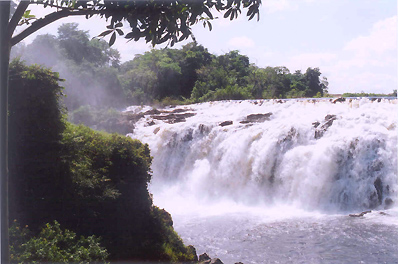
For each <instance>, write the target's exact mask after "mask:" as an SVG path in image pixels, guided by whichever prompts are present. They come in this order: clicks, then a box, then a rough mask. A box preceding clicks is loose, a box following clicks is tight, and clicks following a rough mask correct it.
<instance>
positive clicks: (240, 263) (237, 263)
mask: <svg viewBox="0 0 398 264" xmlns="http://www.w3.org/2000/svg"><path fill="white" fill-rule="evenodd" d="M235 264H243V263H242V262H240V261H239V262H235Z"/></svg>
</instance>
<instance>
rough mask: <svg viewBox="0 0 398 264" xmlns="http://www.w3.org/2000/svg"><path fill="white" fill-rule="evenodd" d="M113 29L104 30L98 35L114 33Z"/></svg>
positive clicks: (103, 35)
mask: <svg viewBox="0 0 398 264" xmlns="http://www.w3.org/2000/svg"><path fill="white" fill-rule="evenodd" d="M112 32H113V30H106V31H104V32H102V33H101V34H99V35H98V37H105V36H106V35H108V34H110V33H112Z"/></svg>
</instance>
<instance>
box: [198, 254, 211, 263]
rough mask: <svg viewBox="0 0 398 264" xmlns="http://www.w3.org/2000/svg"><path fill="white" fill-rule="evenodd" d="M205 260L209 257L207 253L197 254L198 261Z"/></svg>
mask: <svg viewBox="0 0 398 264" xmlns="http://www.w3.org/2000/svg"><path fill="white" fill-rule="evenodd" d="M206 260H210V257H209V255H207V253H203V254H202V255H200V256H199V262H201V261H206Z"/></svg>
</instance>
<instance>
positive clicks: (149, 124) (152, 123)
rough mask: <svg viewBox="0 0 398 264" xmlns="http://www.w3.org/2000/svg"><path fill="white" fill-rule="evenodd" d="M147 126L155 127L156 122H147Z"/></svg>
mask: <svg viewBox="0 0 398 264" xmlns="http://www.w3.org/2000/svg"><path fill="white" fill-rule="evenodd" d="M146 125H147V126H153V125H155V121H153V120H151V121H149V122H146Z"/></svg>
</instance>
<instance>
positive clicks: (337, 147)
mask: <svg viewBox="0 0 398 264" xmlns="http://www.w3.org/2000/svg"><path fill="white" fill-rule="evenodd" d="M178 108H180V109H185V110H188V111H187V112H192V113H195V115H194V116H192V117H189V118H186V121H185V122H180V123H174V124H168V123H165V122H164V120H156V119H153V118H151V116H150V115H147V116H145V118H142V119H141V120H140V121H138V123H136V128H135V130H134V133H133V134H130V136H132V137H134V138H138V139H140V140H142V141H143V142H145V143H148V144H149V146H150V149H151V154H152V156H153V157H154V160H153V165H152V170H153V180H152V184H151V188H152V191H153V193H154V195H155V198H156V195H157V194H160V193H163V192H166V193H165V194H164V195H167V194H170V196H171V197H169V198H171V199H174V198H175V197H176V196H182V197H183V200H185V201H188V200H190V201H192V202H195V204H196V203H202V202H203V203H208V202H215V201H233V202H237V203H238V204H244V205H260V204H261V205H264V206H267V205H272V204H284V205H293V206H295V207H296V208H300V209H304V210H321V211H322V210H323V211H333V212H336V211H337V212H338V211H342V210H343V211H352V210H364V209H373V208H382V207H383V206H385V201H386V199H387V200H388V199H391V200H393V201H395V200H397V188H398V184H397V128H396V126H397V120H398V112H397V100H382V101H381V102H377V101H371V100H369V99H357V100H352V102H349V101H348V100H347V101H346V102H337V103H335V104H333V103H331V102H330V101H329V100H323V101H322V100H320V101H312V100H301V101H298V100H287V101H284V102H283V103H281V101H277V100H267V101H223V102H209V103H202V104H196V105H188V106H179V107H178ZM128 110H129V111H136V112H137V111H141V112H143V111H144V110H146V109H140V108H137V107H131V108H129V109H128ZM170 110H175V108H173V109H169V111H170ZM265 113H272V115H270V117H269V120H265V121H263V122H253V123H244V124H242V123H240V122H241V121H244V120H245V118H246V117H247V116H248V115H251V114H265ZM328 115H329V116H331V115H333V116H335V117H334V118H335V120H333V121H332V124H331V125H330V127H328V128H327V129H326V130H325V131H323V132H322V133H323V135H322V136H321V137H318V138H317V137H316V133H317V132H316V131H318V130H322V129H321V128H320V127H321V126H322V124H323V123H325V117H326V116H328ZM224 121H232V122H233V123H232V124H231V125H228V126H220V124H221V123H222V122H224ZM150 122H152V124H151V125H148V124H149V123H150ZM316 122H318V123H320V124H319V125H318V127H315V126H316ZM154 132H155V133H154ZM165 186H167V188H166V187H165ZM173 197H174V198H173ZM162 200H163V199H162Z"/></svg>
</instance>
